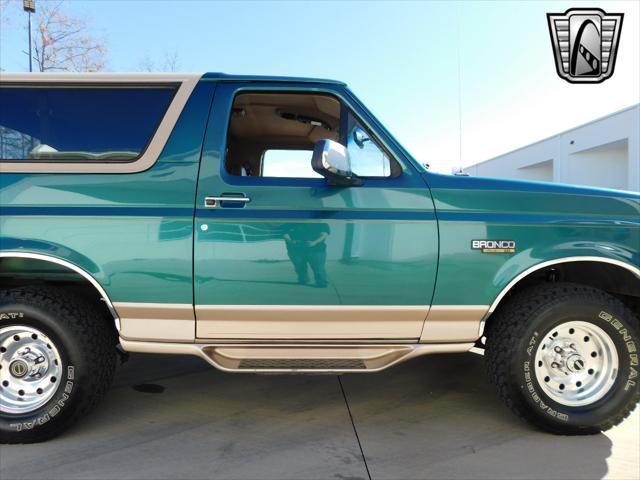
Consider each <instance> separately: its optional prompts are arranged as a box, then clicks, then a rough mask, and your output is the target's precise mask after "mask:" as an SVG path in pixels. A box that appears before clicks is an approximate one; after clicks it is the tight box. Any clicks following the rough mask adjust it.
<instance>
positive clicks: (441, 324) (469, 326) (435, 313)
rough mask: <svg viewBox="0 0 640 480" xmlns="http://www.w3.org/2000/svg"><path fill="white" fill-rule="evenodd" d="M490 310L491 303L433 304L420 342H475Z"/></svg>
mask: <svg viewBox="0 0 640 480" xmlns="http://www.w3.org/2000/svg"><path fill="white" fill-rule="evenodd" d="M488 312H489V305H433V306H432V307H431V308H430V309H429V314H428V315H427V320H426V321H425V322H424V328H423V329H422V335H421V336H420V342H421V343H422V342H426V343H441V342H475V341H476V340H477V339H478V338H479V337H480V335H481V328H482V325H483V320H484V318H485V316H486V315H487V313H488Z"/></svg>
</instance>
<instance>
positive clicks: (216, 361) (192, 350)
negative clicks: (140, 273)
mask: <svg viewBox="0 0 640 480" xmlns="http://www.w3.org/2000/svg"><path fill="white" fill-rule="evenodd" d="M121 344H122V347H123V348H124V350H125V351H127V352H141V353H162V354H180V355H195V356H198V357H200V358H202V359H204V360H206V361H207V362H209V363H210V364H211V365H213V366H214V367H216V368H218V369H220V370H223V371H227V372H240V373H292V372H295V373H344V372H377V371H380V370H383V369H385V368H388V367H390V366H392V365H396V364H398V363H401V362H404V361H406V360H409V359H411V358H415V357H418V356H421V355H428V354H431V353H461V352H467V351H469V350H470V349H471V348H472V347H473V343H451V344H410V345H407V344H396V345H393V344H390V345H376V344H371V345H367V344H353V345H348V344H347V345H340V346H336V345H331V344H315V345H312V346H304V347H302V346H300V345H299V344H278V345H269V346H265V345H262V344H246V345H242V346H233V345H231V346H230V345H228V344H215V343H211V344H207V343H196V344H186V343H154V342H140V341H130V340H122V341H121Z"/></svg>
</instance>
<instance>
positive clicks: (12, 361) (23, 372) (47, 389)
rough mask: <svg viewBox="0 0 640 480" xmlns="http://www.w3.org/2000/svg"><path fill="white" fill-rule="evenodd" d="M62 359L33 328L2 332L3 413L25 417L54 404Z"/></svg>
mask: <svg viewBox="0 0 640 480" xmlns="http://www.w3.org/2000/svg"><path fill="white" fill-rule="evenodd" d="M61 373H62V359H61V358H60V353H59V352H58V349H57V348H56V346H55V344H54V343H53V342H52V341H51V339H50V338H49V337H47V335H45V334H44V333H42V332H41V331H40V330H37V329H35V328H32V327H27V326H23V325H12V326H8V327H3V328H0V411H2V412H3V413H11V414H25V413H30V412H33V411H34V410H37V409H38V408H40V407H41V406H42V405H44V404H45V403H47V402H48V401H49V400H51V397H53V395H54V394H55V392H56V390H57V389H58V386H59V385H60V378H61Z"/></svg>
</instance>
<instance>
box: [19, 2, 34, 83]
mask: <svg viewBox="0 0 640 480" xmlns="http://www.w3.org/2000/svg"><path fill="white" fill-rule="evenodd" d="M22 8H23V9H24V11H25V12H27V13H28V14H29V26H28V28H29V71H30V72H33V56H32V54H31V14H32V13H36V0H22Z"/></svg>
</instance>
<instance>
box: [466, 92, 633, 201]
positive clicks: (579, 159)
mask: <svg viewBox="0 0 640 480" xmlns="http://www.w3.org/2000/svg"><path fill="white" fill-rule="evenodd" d="M464 171H465V172H467V173H469V174H470V175H472V176H477V177H494V178H514V179H522V180H539V181H545V182H561V183H574V184H578V185H590V186H596V187H606V188H618V189H622V190H632V191H640V104H638V105H635V106H633V107H629V108H625V109H624V110H620V111H618V112H615V113H612V114H610V115H607V116H606V117H603V118H599V119H597V120H593V121H592V122H589V123H586V124H584V125H580V126H579V127H576V128H573V129H571V130H567V131H566V132H562V133H559V134H557V135H554V136H553V137H549V138H546V139H544V140H540V141H539V142H536V143H532V144H531V145H527V146H526V147H522V148H519V149H517V150H514V151H512V152H509V153H505V154H504V155H500V156H498V157H495V158H491V159H489V160H485V161H484V162H480V163H477V164H475V165H472V166H470V167H467V168H465V169H464Z"/></svg>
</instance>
